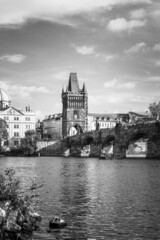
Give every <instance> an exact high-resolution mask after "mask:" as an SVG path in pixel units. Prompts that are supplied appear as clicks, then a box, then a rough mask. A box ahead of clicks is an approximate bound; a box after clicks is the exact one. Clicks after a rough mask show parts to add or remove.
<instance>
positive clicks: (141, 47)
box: [125, 42, 148, 54]
mask: <svg viewBox="0 0 160 240" xmlns="http://www.w3.org/2000/svg"><path fill="white" fill-rule="evenodd" d="M146 51H148V48H147V44H146V43H145V42H140V43H136V44H135V45H134V46H132V47H131V48H129V49H127V50H125V53H127V54H134V53H139V52H146Z"/></svg>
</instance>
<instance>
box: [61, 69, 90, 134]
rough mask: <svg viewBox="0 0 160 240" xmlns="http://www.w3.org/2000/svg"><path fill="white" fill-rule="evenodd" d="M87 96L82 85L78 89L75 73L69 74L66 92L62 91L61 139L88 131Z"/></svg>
mask: <svg viewBox="0 0 160 240" xmlns="http://www.w3.org/2000/svg"><path fill="white" fill-rule="evenodd" d="M87 115H88V94H87V90H86V87H85V84H83V87H82V89H80V87H79V82H78V78H77V73H70V76H69V82H68V86H67V88H66V91H64V89H62V136H63V138H65V137H68V136H72V135H75V134H77V133H82V132H84V131H87V130H88V127H87V123H88V122H87Z"/></svg>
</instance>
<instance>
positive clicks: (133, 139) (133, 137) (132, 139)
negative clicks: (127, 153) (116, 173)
mask: <svg viewBox="0 0 160 240" xmlns="http://www.w3.org/2000/svg"><path fill="white" fill-rule="evenodd" d="M140 139H143V140H147V139H149V136H148V134H147V133H145V132H136V133H134V134H132V135H131V136H130V138H129V139H128V141H127V142H126V150H127V149H129V146H130V145H131V144H134V143H135V142H136V141H138V140H140Z"/></svg>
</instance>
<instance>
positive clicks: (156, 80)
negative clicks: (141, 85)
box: [146, 76, 160, 82]
mask: <svg viewBox="0 0 160 240" xmlns="http://www.w3.org/2000/svg"><path fill="white" fill-rule="evenodd" d="M146 81H149V82H150V81H152V82H160V76H152V77H148V78H147V79H146Z"/></svg>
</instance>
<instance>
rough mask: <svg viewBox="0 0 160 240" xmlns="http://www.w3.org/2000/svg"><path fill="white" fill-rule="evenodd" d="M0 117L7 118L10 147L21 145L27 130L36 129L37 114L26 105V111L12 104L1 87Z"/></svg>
mask: <svg viewBox="0 0 160 240" xmlns="http://www.w3.org/2000/svg"><path fill="white" fill-rule="evenodd" d="M0 118H1V119H3V120H5V122H6V124H7V131H8V135H9V139H8V145H9V147H15V146H19V144H20V139H21V138H24V137H25V132H26V131H27V130H35V123H36V114H35V113H34V112H32V111H31V109H30V107H26V109H25V111H23V110H18V109H16V108H15V107H13V106H12V105H11V100H10V98H9V96H8V94H7V93H6V92H5V91H4V90H3V89H0Z"/></svg>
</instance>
